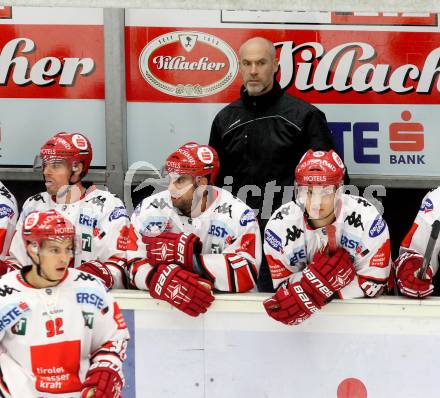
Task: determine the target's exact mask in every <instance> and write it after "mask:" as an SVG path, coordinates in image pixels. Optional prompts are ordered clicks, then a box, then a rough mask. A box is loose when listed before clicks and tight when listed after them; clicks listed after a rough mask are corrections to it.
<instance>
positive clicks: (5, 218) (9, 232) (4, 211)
mask: <svg viewBox="0 0 440 398" xmlns="http://www.w3.org/2000/svg"><path fill="white" fill-rule="evenodd" d="M17 218H18V209H17V201H16V200H15V197H14V195H12V193H11V192H10V191H9V190H8V189H7V188H6V187H5V186H4V185H3V184H2V183H1V182H0V276H1V275H3V274H4V273H6V272H8V271H10V270H12V269H13V268H12V267H10V266H9V265H8V264H7V263H5V262H4V260H5V259H6V257H7V255H8V253H9V246H10V244H11V240H12V236H13V235H14V231H15V224H16V223H17Z"/></svg>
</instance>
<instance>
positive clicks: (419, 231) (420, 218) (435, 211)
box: [399, 187, 440, 275]
mask: <svg viewBox="0 0 440 398" xmlns="http://www.w3.org/2000/svg"><path fill="white" fill-rule="evenodd" d="M438 219H440V187H439V188H436V189H434V190H432V191H430V192H428V193H427V194H426V196H425V197H424V198H423V201H422V205H421V206H420V209H419V212H418V213H417V216H416V218H415V220H414V223H413V225H412V227H411V228H410V230H409V231H408V233H407V234H406V236H405V238H404V239H403V241H402V243H401V245H400V251H399V254H402V253H404V252H406V251H414V252H417V253H419V254H420V255H422V256H423V255H424V254H425V250H426V246H427V244H428V240H429V236H430V235H431V229H432V223H433V222H434V221H435V220H438ZM439 253H440V239H437V242H436V243H435V245H434V250H433V252H432V257H431V262H430V266H431V268H432V270H433V275H435V274H436V273H437V270H438V268H439Z"/></svg>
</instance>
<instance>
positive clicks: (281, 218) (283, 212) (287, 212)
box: [274, 207, 290, 220]
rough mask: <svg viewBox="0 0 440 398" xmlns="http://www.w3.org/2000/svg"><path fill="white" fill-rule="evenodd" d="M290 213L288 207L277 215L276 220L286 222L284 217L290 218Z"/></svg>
mask: <svg viewBox="0 0 440 398" xmlns="http://www.w3.org/2000/svg"><path fill="white" fill-rule="evenodd" d="M289 213H290V210H289V208H288V207H283V208H282V209H281V210H280V211H279V212H277V214H275V217H274V220H284V217H283V216H286V217H287V216H288V215H289Z"/></svg>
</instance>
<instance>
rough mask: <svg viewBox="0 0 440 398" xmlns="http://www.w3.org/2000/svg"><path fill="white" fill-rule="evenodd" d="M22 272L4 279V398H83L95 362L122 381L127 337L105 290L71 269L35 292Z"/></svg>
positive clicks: (0, 349)
mask: <svg viewBox="0 0 440 398" xmlns="http://www.w3.org/2000/svg"><path fill="white" fill-rule="evenodd" d="M26 269H28V267H26ZM22 272H23V270H20V271H12V272H9V273H7V274H5V275H4V276H3V277H2V278H0V294H1V296H2V298H1V303H0V368H1V380H0V396H4V397H13V398H30V397H38V398H51V397H63V398H77V397H80V391H81V384H82V382H84V379H85V375H86V372H87V371H88V369H89V367H90V366H91V365H92V364H94V363H96V362H106V363H108V362H110V363H111V364H113V365H114V367H115V370H116V371H118V372H119V373H120V375H121V377H122V362H123V361H124V359H125V350H126V345H127V339H128V338H129V335H128V330H127V326H126V324H125V322H124V319H123V316H122V313H121V311H120V309H119V307H118V305H117V303H116V302H115V301H114V300H113V298H112V297H111V296H110V294H109V293H107V292H106V290H105V287H104V286H103V285H102V284H101V283H100V282H98V281H97V279H96V278H95V277H93V276H92V275H90V274H88V273H85V272H81V271H78V270H76V269H73V268H70V269H68V272H67V274H66V276H65V278H64V279H63V280H62V281H61V283H60V284H58V285H57V286H54V287H50V288H44V289H36V288H33V287H32V286H30V285H29V284H28V283H27V282H26V281H25V280H24V279H23V276H22ZM2 393H3V395H1V394H2Z"/></svg>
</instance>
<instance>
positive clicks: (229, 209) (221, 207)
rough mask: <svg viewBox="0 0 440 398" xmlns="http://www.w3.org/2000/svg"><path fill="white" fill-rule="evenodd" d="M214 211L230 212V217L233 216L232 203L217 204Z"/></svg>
mask: <svg viewBox="0 0 440 398" xmlns="http://www.w3.org/2000/svg"><path fill="white" fill-rule="evenodd" d="M214 211H215V212H217V213H219V214H229V218H232V205H230V204H228V203H223V204H222V205H219V206H217V207H216V208H215V209H214Z"/></svg>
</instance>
